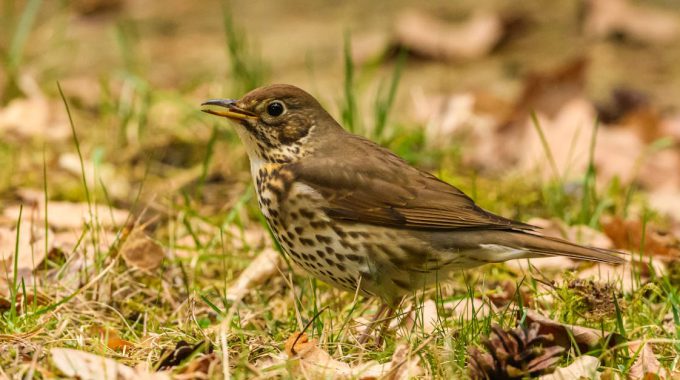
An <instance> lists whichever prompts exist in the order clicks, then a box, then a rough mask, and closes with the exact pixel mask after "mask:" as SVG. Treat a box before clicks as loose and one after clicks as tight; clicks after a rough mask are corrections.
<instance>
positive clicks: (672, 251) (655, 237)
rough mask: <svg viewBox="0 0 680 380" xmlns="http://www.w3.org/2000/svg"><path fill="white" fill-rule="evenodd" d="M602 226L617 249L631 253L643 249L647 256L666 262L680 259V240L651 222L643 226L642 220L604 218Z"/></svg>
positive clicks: (601, 222)
mask: <svg viewBox="0 0 680 380" xmlns="http://www.w3.org/2000/svg"><path fill="white" fill-rule="evenodd" d="M600 224H601V225H602V229H603V230H604V233H605V234H606V235H607V236H608V237H609V238H610V239H611V240H612V242H613V243H614V246H615V247H616V248H619V249H624V250H627V251H630V252H639V251H640V250H641V249H642V252H643V253H644V255H645V256H652V257H657V258H660V259H666V260H677V259H678V258H680V240H678V238H677V237H675V236H674V235H672V234H670V233H669V232H668V231H664V230H661V229H659V228H657V227H656V226H655V225H654V224H653V223H651V222H648V223H644V224H643V223H642V221H640V220H623V219H621V218H619V217H603V218H602V220H601V221H600ZM634 256H635V255H634Z"/></svg>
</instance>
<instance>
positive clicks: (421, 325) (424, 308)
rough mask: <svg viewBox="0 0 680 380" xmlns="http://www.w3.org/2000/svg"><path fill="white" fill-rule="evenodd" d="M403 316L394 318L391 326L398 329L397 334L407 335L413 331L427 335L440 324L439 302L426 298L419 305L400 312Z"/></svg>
mask: <svg viewBox="0 0 680 380" xmlns="http://www.w3.org/2000/svg"><path fill="white" fill-rule="evenodd" d="M399 314H400V315H401V317H396V318H393V319H392V321H390V324H389V327H390V328H391V329H397V328H399V327H402V328H400V329H398V330H397V336H398V337H402V336H407V335H408V334H411V333H414V332H415V333H422V334H423V335H425V336H429V335H431V334H432V333H433V332H434V331H435V330H436V329H437V326H439V325H440V324H439V315H438V313H437V304H435V302H434V301H433V300H429V299H428V300H425V301H424V302H422V303H418V304H417V305H411V306H409V307H408V308H406V309H405V310H404V312H403V313H399Z"/></svg>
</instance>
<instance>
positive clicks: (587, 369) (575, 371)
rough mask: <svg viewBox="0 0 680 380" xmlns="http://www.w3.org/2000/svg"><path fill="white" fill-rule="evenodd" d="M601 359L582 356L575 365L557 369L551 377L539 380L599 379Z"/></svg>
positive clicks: (543, 377)
mask: <svg viewBox="0 0 680 380" xmlns="http://www.w3.org/2000/svg"><path fill="white" fill-rule="evenodd" d="M598 368H600V359H598V358H596V357H594V356H589V355H582V356H579V357H577V358H576V360H574V362H573V363H571V364H570V365H568V366H566V367H562V368H557V369H556V370H555V372H553V373H551V374H549V375H543V376H541V377H539V378H538V379H539V380H574V379H599V378H600V373H599V372H597V369H598Z"/></svg>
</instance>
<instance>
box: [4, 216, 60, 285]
mask: <svg viewBox="0 0 680 380" xmlns="http://www.w3.org/2000/svg"><path fill="white" fill-rule="evenodd" d="M25 216H26V215H25V214H24V215H23V216H22V219H23V220H22V223H21V226H20V229H19V236H18V237H19V241H18V242H17V230H16V228H14V229H8V228H5V227H0V273H1V276H0V277H2V278H3V280H11V279H12V278H14V266H15V265H14V264H15V263H14V260H15V259H16V260H17V261H16V268H17V281H18V282H19V283H20V282H21V279H23V280H24V281H25V282H26V284H27V286H28V284H30V283H32V280H31V278H32V274H33V271H34V269H36V268H37V267H38V266H39V265H40V264H41V263H42V262H43V261H44V260H45V257H46V256H47V251H46V250H45V248H46V246H45V243H46V242H45V238H46V237H45V230H44V228H45V227H44V225H36V224H34V223H30V221H28V220H26V219H24V217H25ZM47 233H48V237H49V238H50V239H51V236H52V232H51V231H49V230H48V231H47ZM48 244H50V241H49V240H48ZM51 246H52V245H51V244H50V245H49V246H48V247H47V249H48V250H49V249H51Z"/></svg>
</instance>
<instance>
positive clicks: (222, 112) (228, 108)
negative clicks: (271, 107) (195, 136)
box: [201, 99, 257, 120]
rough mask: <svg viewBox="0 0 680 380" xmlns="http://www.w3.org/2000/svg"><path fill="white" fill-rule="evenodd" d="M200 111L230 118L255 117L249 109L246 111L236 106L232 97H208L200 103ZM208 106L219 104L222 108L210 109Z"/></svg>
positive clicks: (244, 118) (243, 118)
mask: <svg viewBox="0 0 680 380" xmlns="http://www.w3.org/2000/svg"><path fill="white" fill-rule="evenodd" d="M201 106H202V107H206V108H202V109H201V111H203V112H205V113H209V114H212V115H217V116H222V117H226V118H229V119H232V120H247V119H257V115H255V114H254V113H252V112H250V111H246V110H244V109H242V108H239V107H237V106H236V100H234V99H210V100H208V101H205V102H203V103H201ZM209 106H219V107H223V108H224V109H212V108H208V107H209Z"/></svg>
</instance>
